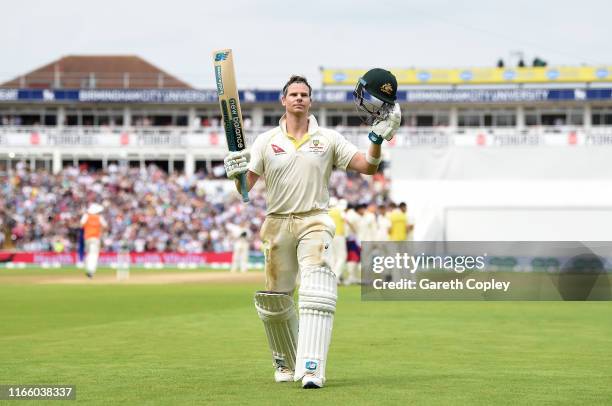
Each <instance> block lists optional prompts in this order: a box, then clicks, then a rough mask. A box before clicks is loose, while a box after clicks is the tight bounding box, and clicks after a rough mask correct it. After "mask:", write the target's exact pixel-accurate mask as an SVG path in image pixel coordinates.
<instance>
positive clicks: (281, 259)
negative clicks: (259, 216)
mask: <svg viewBox="0 0 612 406" xmlns="http://www.w3.org/2000/svg"><path fill="white" fill-rule="evenodd" d="M335 231H336V225H335V224H334V221H333V220H332V219H331V217H329V216H328V215H327V212H326V211H321V210H317V211H311V212H307V213H296V214H288V215H277V214H269V215H268V216H266V220H265V221H264V223H263V225H262V227H261V231H260V235H261V240H262V243H263V249H264V255H265V271H266V290H268V291H272V292H284V293H292V292H293V290H294V289H295V286H296V281H297V277H298V273H299V270H300V269H302V268H304V267H313V266H326V267H328V268H330V269H331V266H332V252H331V251H332V248H331V244H332V239H333V238H334V233H335Z"/></svg>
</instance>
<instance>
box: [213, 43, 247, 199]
mask: <svg viewBox="0 0 612 406" xmlns="http://www.w3.org/2000/svg"><path fill="white" fill-rule="evenodd" d="M213 63H214V66H215V79H216V80H215V81H216V83H217V96H218V97H219V106H220V107H221V116H222V120H223V128H224V129H225V138H226V140H227V146H228V148H229V150H230V151H242V150H243V149H245V148H246V139H245V136H244V126H243V123H242V111H241V110H240V99H239V98H238V87H237V86H236V72H235V70H234V55H233V53H232V50H231V49H220V50H217V51H214V52H213ZM239 180H240V193H241V194H242V201H243V202H248V201H249V192H248V190H247V181H246V174H242V175H240V179H239Z"/></svg>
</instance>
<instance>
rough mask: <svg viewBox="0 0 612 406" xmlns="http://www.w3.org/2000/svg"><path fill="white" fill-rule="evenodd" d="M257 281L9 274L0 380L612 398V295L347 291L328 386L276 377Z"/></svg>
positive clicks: (380, 395)
mask: <svg viewBox="0 0 612 406" xmlns="http://www.w3.org/2000/svg"><path fill="white" fill-rule="evenodd" d="M11 273H12V271H11ZM258 288H259V286H256V285H228V284H220V285H213V284H172V285H87V284H85V285H32V284H28V285H26V284H3V282H2V278H1V276H0V384H73V385H76V386H77V400H78V401H86V402H90V403H100V404H111V403H122V404H162V405H167V404H206V403H211V404H219V403H232V404H279V405H294V404H309V405H317V404H328V403H336V404H349V403H350V404H353V405H354V404H432V405H446V404H453V405H463V404H465V405H480V404H482V405H493V404H536V405H559V404H568V405H574V404H588V405H595V404H601V405H603V404H611V403H612V303H611V302H600V303H596V302H539V303H538V302H361V300H360V295H359V293H360V292H359V288H355V287H350V288H341V289H340V300H339V304H338V311H337V316H336V323H335V326H334V336H333V339H332V347H331V350H330V356H329V364H328V371H327V378H328V382H327V385H326V387H325V388H324V389H323V390H318V391H316V390H310V391H306V390H302V389H300V387H299V384H298V383H295V384H275V383H273V381H272V372H273V371H272V368H271V358H270V354H269V352H268V349H267V343H266V339H265V336H264V331H263V327H262V325H261V321H260V320H259V319H258V318H257V315H256V312H255V310H254V308H253V305H252V294H253V292H254V291H255V290H256V289H258ZM0 403H1V401H0ZM5 403H7V402H5ZM27 403H29V402H27V401H23V402H20V403H19V404H27ZM60 403H61V402H60ZM11 404H12V402H11ZM54 404H55V403H54ZM68 404H71V403H68Z"/></svg>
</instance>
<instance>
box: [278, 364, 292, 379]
mask: <svg viewBox="0 0 612 406" xmlns="http://www.w3.org/2000/svg"><path fill="white" fill-rule="evenodd" d="M274 381H275V382H293V371H292V370H290V369H289V368H287V367H278V368H276V371H274Z"/></svg>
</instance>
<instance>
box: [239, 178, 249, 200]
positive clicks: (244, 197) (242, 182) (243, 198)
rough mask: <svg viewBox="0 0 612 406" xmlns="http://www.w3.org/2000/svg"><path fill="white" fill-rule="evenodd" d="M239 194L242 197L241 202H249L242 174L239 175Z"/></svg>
mask: <svg viewBox="0 0 612 406" xmlns="http://www.w3.org/2000/svg"><path fill="white" fill-rule="evenodd" d="M240 194H241V195H242V201H243V202H245V203H247V202H248V201H249V191H248V190H247V179H246V174H244V173H243V174H242V175H240Z"/></svg>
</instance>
